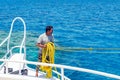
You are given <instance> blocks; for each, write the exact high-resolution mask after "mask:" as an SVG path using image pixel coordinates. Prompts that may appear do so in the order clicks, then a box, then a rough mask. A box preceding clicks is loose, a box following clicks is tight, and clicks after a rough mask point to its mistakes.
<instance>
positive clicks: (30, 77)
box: [0, 54, 59, 80]
mask: <svg viewBox="0 0 120 80" xmlns="http://www.w3.org/2000/svg"><path fill="white" fill-rule="evenodd" d="M23 57H24V54H14V55H13V56H12V57H11V58H10V60H11V61H22V60H23ZM7 66H8V68H12V69H13V71H12V72H15V73H14V74H10V73H8V74H4V67H3V68H2V69H1V71H0V80H59V79H57V78H55V77H52V78H50V79H49V78H46V74H45V73H44V72H40V71H39V75H38V77H36V76H35V73H36V71H35V70H34V69H31V68H29V67H27V66H24V64H23V63H16V62H9V63H8V64H7ZM20 67H21V69H23V68H24V69H27V70H28V74H27V75H19V74H18V73H19V68H20ZM6 76H7V77H6Z"/></svg>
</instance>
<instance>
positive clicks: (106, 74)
mask: <svg viewBox="0 0 120 80" xmlns="http://www.w3.org/2000/svg"><path fill="white" fill-rule="evenodd" d="M1 61H4V62H6V63H8V62H16V63H25V64H32V65H42V66H51V67H56V68H60V69H61V73H60V74H59V75H60V76H61V80H70V79H69V78H66V79H65V75H64V69H68V70H75V71H80V72H86V73H91V74H97V75H101V76H105V77H109V78H113V79H120V76H119V75H115V74H110V73H105V72H101V71H96V70H91V69H86V68H78V67H71V66H65V65H59V64H48V63H40V62H32V61H10V60H8V59H0V62H1Z"/></svg>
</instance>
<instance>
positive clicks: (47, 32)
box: [46, 26, 53, 36]
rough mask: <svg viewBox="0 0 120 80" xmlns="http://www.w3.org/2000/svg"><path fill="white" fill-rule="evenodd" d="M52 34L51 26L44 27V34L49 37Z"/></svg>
mask: <svg viewBox="0 0 120 80" xmlns="http://www.w3.org/2000/svg"><path fill="white" fill-rule="evenodd" d="M52 32H53V26H46V34H47V35H48V36H49V35H51V34H52Z"/></svg>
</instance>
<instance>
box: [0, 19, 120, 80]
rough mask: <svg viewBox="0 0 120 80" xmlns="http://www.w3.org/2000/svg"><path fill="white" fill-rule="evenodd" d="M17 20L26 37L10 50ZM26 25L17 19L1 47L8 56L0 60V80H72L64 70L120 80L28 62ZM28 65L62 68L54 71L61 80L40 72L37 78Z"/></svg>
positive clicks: (81, 69) (114, 76) (119, 77)
mask: <svg viewBox="0 0 120 80" xmlns="http://www.w3.org/2000/svg"><path fill="white" fill-rule="evenodd" d="M16 20H20V21H22V23H23V26H24V36H23V39H22V42H21V44H20V45H18V46H13V47H11V48H10V38H11V34H12V30H13V26H14V22H15V21H16ZM25 41H26V24H25V22H24V20H23V19H22V18H21V17H16V18H15V19H14V20H13V21H12V24H11V29H10V32H9V35H8V37H6V38H5V39H4V40H3V41H2V42H1V43H0V47H2V46H3V45H4V44H7V45H6V54H5V55H4V57H2V58H1V59H0V62H1V64H0V80H71V79H70V78H68V77H66V76H65V74H64V70H65V69H68V70H75V71H80V72H86V73H91V74H97V75H101V76H106V77H110V78H114V79H120V76H119V75H115V74H110V73H105V72H101V71H96V70H91V69H85V68H79V67H72V66H66V65H60V64H48V63H40V62H33V61H28V60H26V46H25ZM16 48H17V49H19V51H18V52H17V53H16V52H14V51H13V50H14V49H16ZM28 64H32V65H43V66H51V67H56V68H60V70H61V72H57V71H54V70H52V71H53V73H55V74H57V75H59V76H60V78H57V77H55V76H52V78H46V73H45V72H42V71H39V76H38V77H36V76H35V73H36V70H35V69H32V68H30V67H28V66H27V65H28Z"/></svg>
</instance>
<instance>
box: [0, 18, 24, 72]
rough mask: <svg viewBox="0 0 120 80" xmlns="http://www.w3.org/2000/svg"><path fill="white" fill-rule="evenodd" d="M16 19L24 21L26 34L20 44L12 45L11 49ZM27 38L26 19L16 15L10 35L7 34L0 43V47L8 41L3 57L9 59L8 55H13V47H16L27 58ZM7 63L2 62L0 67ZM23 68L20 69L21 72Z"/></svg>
mask: <svg viewBox="0 0 120 80" xmlns="http://www.w3.org/2000/svg"><path fill="white" fill-rule="evenodd" d="M16 20H20V21H21V22H22V23H23V26H24V36H23V39H22V42H21V44H20V45H18V46H13V47H11V49H10V38H11V34H12V31H13V26H14V23H15V21H16ZM25 40H26V24H25V22H24V20H23V19H22V18H21V17H16V18H14V19H13V21H12V23H11V28H10V32H9V35H8V36H7V38H5V39H4V40H3V41H2V42H1V43H0V47H2V45H4V44H5V43H7V53H6V54H5V55H4V56H3V57H2V59H7V58H8V57H7V56H8V55H10V56H12V55H13V49H15V48H19V53H20V54H22V53H23V54H24V59H26V47H25ZM22 49H24V51H22ZM10 56H9V57H10ZM4 64H5V63H2V64H1V66H0V68H1V67H3V65H4ZM20 71H21V70H19V72H20Z"/></svg>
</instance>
